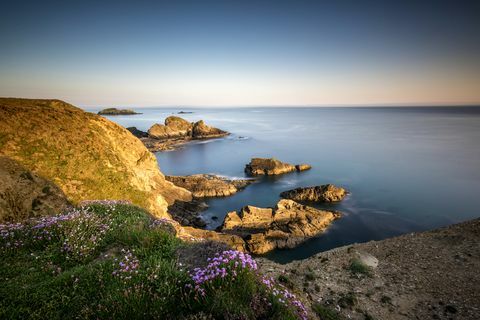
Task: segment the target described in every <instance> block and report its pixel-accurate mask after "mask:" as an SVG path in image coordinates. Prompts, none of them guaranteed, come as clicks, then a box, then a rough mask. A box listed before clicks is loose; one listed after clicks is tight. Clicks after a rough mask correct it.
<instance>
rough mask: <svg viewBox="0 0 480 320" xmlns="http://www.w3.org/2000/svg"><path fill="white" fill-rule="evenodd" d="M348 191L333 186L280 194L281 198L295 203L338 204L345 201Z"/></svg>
mask: <svg viewBox="0 0 480 320" xmlns="http://www.w3.org/2000/svg"><path fill="white" fill-rule="evenodd" d="M347 194H348V192H347V190H345V189H344V188H341V187H337V186H335V185H333V184H324V185H321V186H315V187H306V188H296V189H293V190H288V191H284V192H282V193H280V197H282V198H284V199H291V200H294V201H312V202H337V201H341V200H343V198H345V196H346V195H347Z"/></svg>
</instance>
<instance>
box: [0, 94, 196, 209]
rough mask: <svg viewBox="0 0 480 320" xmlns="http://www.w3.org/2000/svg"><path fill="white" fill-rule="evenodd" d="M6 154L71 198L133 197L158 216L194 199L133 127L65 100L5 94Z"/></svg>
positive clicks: (0, 126) (1, 125)
mask: <svg viewBox="0 0 480 320" xmlns="http://www.w3.org/2000/svg"><path fill="white" fill-rule="evenodd" d="M0 155H5V156H8V157H10V158H13V159H15V160H17V161H18V162H20V163H21V164H22V165H24V166H25V167H27V168H28V169H29V170H32V171H34V172H36V173H38V174H39V175H41V176H43V177H44V178H47V179H50V180H52V182H54V183H55V184H57V185H58V186H59V187H61V189H62V190H63V191H64V192H65V194H66V195H67V196H68V197H69V199H70V200H71V201H73V202H74V203H78V202H79V201H81V200H85V199H87V200H88V199H119V200H123V199H126V200H130V201H132V202H133V203H135V204H137V205H139V206H141V207H143V208H146V209H148V210H149V211H150V212H152V213H153V214H155V215H157V216H165V215H166V214H165V211H166V206H167V203H166V201H165V199H167V201H169V202H172V201H173V200H174V199H175V198H179V199H182V200H189V197H190V195H189V193H188V192H187V191H186V190H183V189H180V188H176V187H174V186H173V185H172V184H170V183H168V182H166V181H165V180H164V177H163V175H162V174H161V173H160V172H159V170H158V165H157V161H156V159H155V157H154V156H153V154H151V153H149V152H148V151H147V149H146V148H145V147H144V145H143V144H142V143H141V142H140V141H139V140H138V139H136V138H135V137H134V136H133V135H132V134H131V133H130V132H129V131H128V130H126V129H124V128H122V127H120V126H119V125H116V124H114V123H113V122H111V121H108V120H106V119H105V118H102V117H100V116H97V115H94V114H91V113H87V112H84V111H82V110H81V109H79V108H76V107H74V106H72V105H70V104H68V103H65V102H63V101H59V100H33V99H32V100H31V99H13V98H0Z"/></svg>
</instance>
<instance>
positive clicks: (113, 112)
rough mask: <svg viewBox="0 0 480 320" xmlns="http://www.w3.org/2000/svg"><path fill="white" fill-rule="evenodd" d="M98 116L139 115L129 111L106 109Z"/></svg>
mask: <svg viewBox="0 0 480 320" xmlns="http://www.w3.org/2000/svg"><path fill="white" fill-rule="evenodd" d="M98 114H99V115H105V116H119V115H131V114H141V113H138V112H135V111H133V110H130V109H117V108H107V109H103V110H101V111H99V112H98Z"/></svg>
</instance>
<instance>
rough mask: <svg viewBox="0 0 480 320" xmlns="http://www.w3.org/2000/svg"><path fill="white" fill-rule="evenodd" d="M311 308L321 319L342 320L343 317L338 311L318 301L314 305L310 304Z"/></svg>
mask: <svg viewBox="0 0 480 320" xmlns="http://www.w3.org/2000/svg"><path fill="white" fill-rule="evenodd" d="M312 309H313V311H314V312H315V313H316V314H317V316H318V317H319V318H320V319H321V320H342V319H343V318H342V317H341V316H340V315H339V314H338V312H336V311H335V310H332V309H331V308H330V307H328V306H326V305H323V304H320V303H315V304H314V305H312Z"/></svg>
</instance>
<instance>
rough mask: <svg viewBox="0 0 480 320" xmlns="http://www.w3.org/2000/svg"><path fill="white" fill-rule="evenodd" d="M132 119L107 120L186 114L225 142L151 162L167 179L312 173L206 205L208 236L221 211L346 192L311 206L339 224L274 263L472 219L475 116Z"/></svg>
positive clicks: (288, 111)
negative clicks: (298, 167) (290, 195)
mask: <svg viewBox="0 0 480 320" xmlns="http://www.w3.org/2000/svg"><path fill="white" fill-rule="evenodd" d="M136 110H137V111H140V112H143V114H142V115H135V116H115V117H109V119H111V120H112V121H115V122H117V123H119V124H120V125H122V126H125V127H128V126H136V127H137V128H139V129H141V130H147V129H148V128H149V127H150V126H151V125H152V124H154V123H156V122H159V123H163V120H164V119H165V117H167V116H169V115H171V114H172V113H176V112H178V111H180V110H184V111H193V112H194V113H193V114H184V115H181V116H182V117H184V118H186V119H188V120H190V121H197V120H200V119H204V120H205V121H206V122H207V124H211V125H214V126H217V127H219V128H222V129H225V130H227V131H229V132H231V133H232V135H231V136H229V137H227V138H224V139H218V140H209V141H201V142H197V143H191V144H189V145H187V146H186V147H184V148H183V149H180V150H177V151H171V152H163V153H157V158H158V162H159V164H160V168H161V170H162V172H163V173H165V174H167V175H187V174H195V173H214V174H220V175H225V176H230V177H243V176H244V172H243V169H244V166H245V164H246V163H248V162H249V160H250V158H252V157H276V158H278V159H280V160H282V161H286V162H290V163H294V164H296V163H309V164H311V165H312V166H313V169H312V170H310V171H306V172H302V173H291V174H286V175H282V176H279V177H275V178H264V179H261V181H260V182H259V183H256V184H253V185H251V186H249V187H248V188H247V189H245V190H244V191H242V192H240V193H238V194H236V195H234V196H232V197H227V198H218V199H212V200H208V201H207V202H208V204H209V205H210V208H209V209H208V210H207V211H206V212H205V218H206V220H207V221H208V222H209V228H215V227H217V226H218V224H220V223H221V221H222V219H223V217H224V215H225V214H226V213H227V212H228V211H231V210H238V209H240V208H241V207H242V206H245V205H247V204H250V205H254V206H260V207H262V206H274V205H275V203H276V202H277V201H278V200H279V196H278V195H279V193H280V192H282V191H284V190H288V189H292V188H296V187H301V186H313V185H320V184H325V183H333V184H336V185H339V186H342V187H345V188H347V189H348V190H349V191H351V195H350V196H348V198H346V199H345V200H344V201H343V202H341V203H339V204H330V205H329V204H326V205H319V206H318V207H320V208H325V209H335V210H339V211H342V212H343V213H344V217H343V218H342V219H340V220H337V221H336V222H335V223H334V224H333V225H332V226H331V228H330V229H329V230H328V231H327V232H326V233H325V234H324V235H322V236H320V237H319V238H316V239H313V240H311V241H308V242H307V243H305V244H304V245H301V246H299V247H297V248H296V249H293V250H280V251H276V252H274V253H272V254H270V255H269V256H268V257H270V258H271V259H274V260H276V261H278V262H287V261H291V260H294V259H302V258H306V257H309V256H311V255H313V254H315V253H317V252H320V251H324V250H328V249H331V248H334V247H338V246H342V245H346V244H350V243H354V242H365V241H369V240H379V239H384V238H388V237H392V236H395V235H400V234H404V233H409V232H415V231H422V230H428V229H432V228H436V227H440V226H446V225H449V224H452V223H457V222H461V221H464V220H468V219H472V218H476V217H480V108H477V107H418V108H397V107H389V108H303V107H299V108H212V109H188V108H184V109H179V108H170V109H168V108H161V109H160V108H158V109H136ZM90 111H91V110H90ZM95 111H96V110H95ZM213 216H216V217H218V220H217V221H214V220H212V219H211V218H212V217H213Z"/></svg>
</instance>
